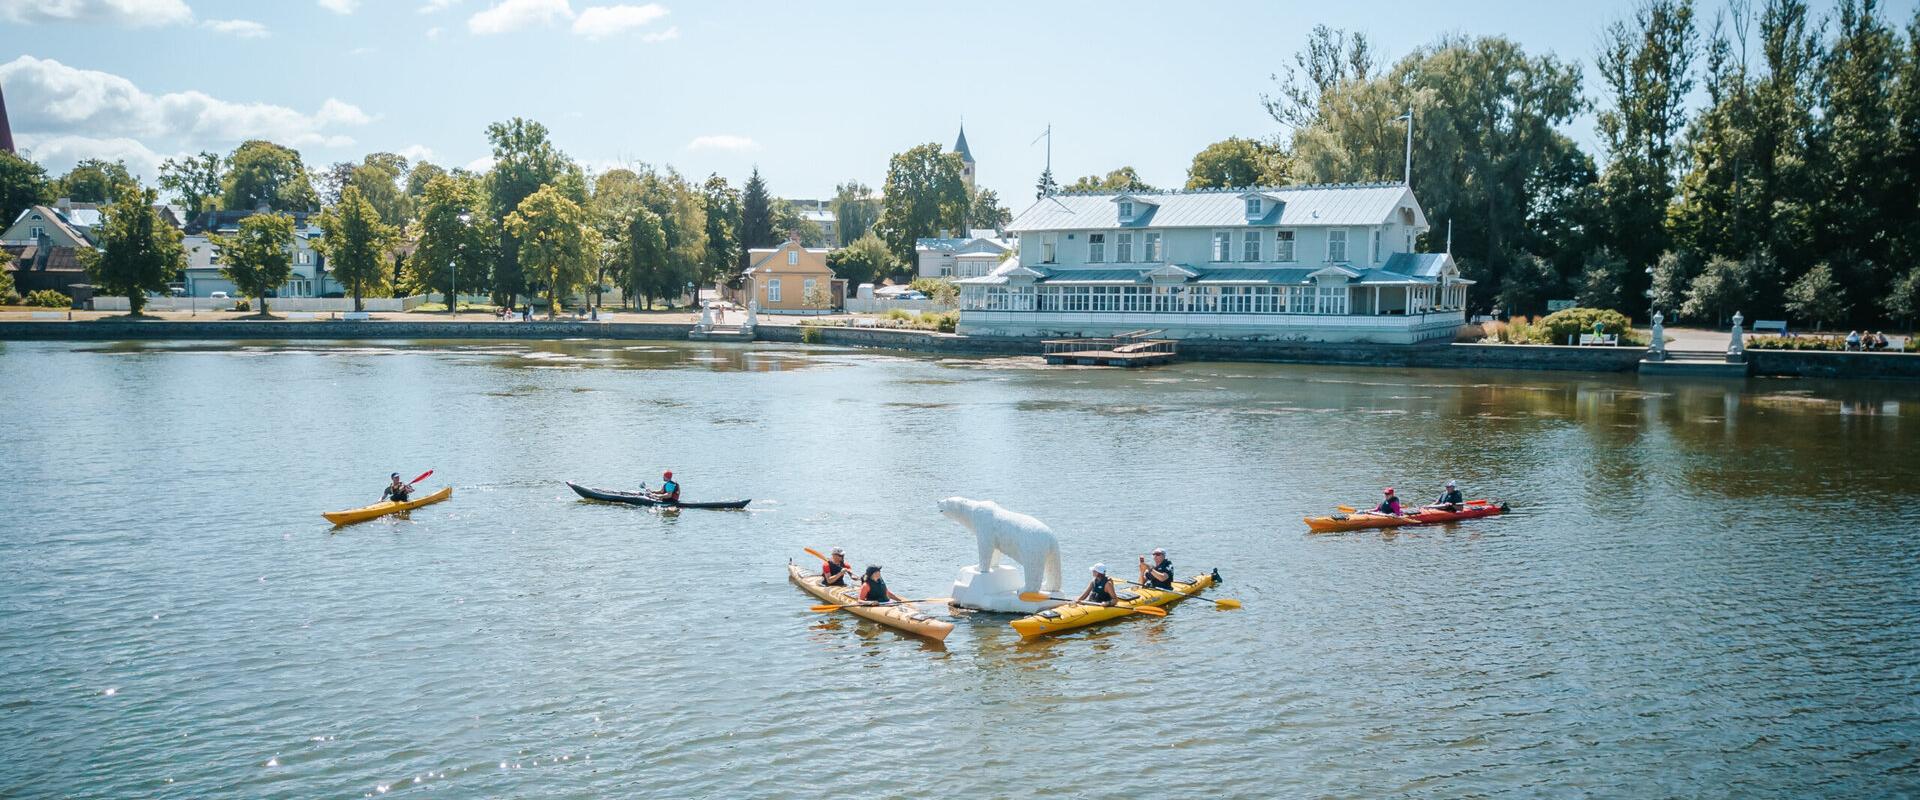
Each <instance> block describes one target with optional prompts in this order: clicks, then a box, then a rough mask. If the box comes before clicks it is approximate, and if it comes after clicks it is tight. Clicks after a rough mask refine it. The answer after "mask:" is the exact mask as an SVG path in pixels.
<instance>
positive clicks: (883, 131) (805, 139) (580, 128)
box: [0, 0, 1917, 210]
mask: <svg viewBox="0 0 1920 800" xmlns="http://www.w3.org/2000/svg"><path fill="white" fill-rule="evenodd" d="M1916 1H1917V0H1892V1H1891V2H1888V3H1887V8H1886V11H1887V13H1888V15H1889V17H1890V18H1891V19H1893V20H1894V21H1895V22H1896V23H1897V24H1900V25H1903V26H1904V24H1905V22H1906V21H1907V20H1909V19H1910V18H1911V15H1912V13H1913V7H1914V3H1915V2H1916ZM1815 5H1816V7H1817V8H1819V9H1821V10H1822V11H1825V10H1826V9H1827V8H1829V7H1830V5H1831V4H1830V3H1828V2H1816V4H1815ZM1716 8H1718V4H1717V3H1710V4H1708V5H1706V6H1704V9H1705V11H1706V14H1705V15H1706V16H1710V15H1711V13H1712V11H1713V10H1714V9H1716ZM1630 11H1631V4H1630V3H1628V2H1582V3H1539V2H1523V1H1521V0H1460V1H1459V2H1453V3H1433V2H1419V3H1372V4H1332V3H1301V2H1239V3H1229V2H1183V3H1165V2H1102V3H1040V2H1031V1H1029V2H1004V3H1002V2H986V1H981V2H970V3H952V2H945V3H907V2H814V3H793V2H767V3H746V2H713V3H692V2H680V1H678V0H663V2H661V3H648V4H642V3H633V2H627V3H622V2H619V0H587V1H586V2H581V0H273V1H272V2H267V1H266V0H255V1H254V2H235V1H231V0H0V89H4V90H5V93H6V97H7V105H8V109H9V112H10V113H11V116H12V118H13V126H14V130H15V134H16V137H17V138H19V139H20V140H21V143H22V144H23V146H25V147H27V148H29V149H30V151H31V154H32V155H33V156H35V157H36V158H38V159H40V160H41V161H42V162H43V163H45V164H46V165H47V166H48V167H49V169H50V170H54V171H63V170H64V169H65V168H66V167H67V166H69V165H70V164H71V163H72V161H73V160H75V159H77V158H80V157H84V156H88V155H107V156H110V157H125V158H127V159H128V161H129V163H130V164H131V165H132V166H134V167H135V169H136V171H137V172H142V173H145V177H147V178H148V179H151V178H152V177H153V175H152V165H153V164H154V163H155V162H156V161H157V159H158V158H161V157H165V156H169V155H174V154H178V153H183V152H192V151H197V150H201V149H209V150H215V151H218V152H223V153H224V152H226V151H229V150H231V149H232V148H233V146H234V145H235V144H237V143H238V141H239V140H240V139H243V138H250V137H255V136H263V137H265V138H272V139H275V140H278V141H282V142H285V143H288V144H293V145H295V146H297V147H298V148H299V149H300V150H301V152H302V153H303V155H304V156H305V158H306V160H307V162H308V164H309V165H310V166H314V165H324V164H326V163H330V162H333V161H338V160H346V159H357V158H358V157H359V156H360V155H362V154H364V153H367V152H371V151H378V150H388V151H395V152H405V153H408V154H410V155H414V156H420V155H426V156H428V157H429V158H430V159H431V160H433V161H435V162H436V163H440V164H444V165H450V166H457V165H466V164H469V163H471V162H474V161H475V160H476V159H480V158H483V157H484V156H485V155H486V154H487V146H486V141H485V138H484V136H483V133H482V131H483V128H484V127H485V126H486V125H487V123H489V122H493V121H496V120H503V119H507V118H509V117H512V116H516V115H518V116H524V117H529V118H532V119H536V120H539V121H541V122H543V123H545V124H546V125H547V126H548V127H549V128H551V129H552V131H553V138H554V140H555V142H556V143H557V144H558V145H559V146H560V147H561V148H562V149H563V150H565V151H566V152H567V153H568V154H570V155H572V156H573V157H575V158H576V159H579V160H580V161H581V162H583V163H585V164H587V165H588V166H589V167H590V168H593V169H595V170H601V169H605V168H608V167H611V166H615V165H618V164H622V163H627V162H636V161H644V162H648V163H653V164H669V163H670V164H673V165H675V166H677V167H678V168H680V169H681V170H682V171H683V172H686V173H689V174H693V175H696V176H705V175H706V174H707V173H709V172H719V173H720V174H722V175H725V176H727V177H728V178H729V179H731V180H734V181H735V182H736V183H738V182H739V181H740V180H743V179H744V177H745V175H746V173H747V171H748V170H749V169H750V168H751V167H752V166H753V165H755V164H757V165H759V167H760V169H761V171H762V173H763V174H764V175H765V176H766V177H767V179H768V181H769V182H770V185H771V187H772V189H773V191H774V192H775V193H776V194H778V195H781V196H785V197H825V196H829V195H830V194H831V192H832V190H833V186H834V184H835V183H837V182H840V181H845V180H847V179H860V180H862V181H865V182H866V183H868V184H869V185H874V186H877V185H878V184H879V183H880V181H881V179H882V178H883V177H884V176H885V173H886V165H887V158H888V157H889V156H890V155H891V154H893V153H895V152H898V151H900V150H903V149H905V148H907V147H911V146H913V145H915V144H919V143H923V142H928V141H936V142H939V143H940V144H941V145H942V146H947V145H951V144H952V142H953V138H954V133H955V131H956V128H957V127H958V126H959V124H960V121H961V119H962V117H963V116H964V118H965V120H966V126H967V138H968V141H969V143H970V144H971V146H972V150H973V153H974V155H975V157H976V158H978V160H979V163H980V167H979V169H980V180H981V183H982V185H984V186H987V187H989V188H993V189H995V190H997V191H998V192H999V193H1000V195H1001V197H1002V198H1003V199H1004V200H1005V201H1007V202H1008V204H1009V205H1012V206H1014V207H1015V209H1016V210H1017V209H1018V208H1019V207H1021V205H1022V204H1023V203H1024V202H1025V201H1027V200H1028V199H1030V198H1031V196H1032V186H1033V183H1034V179H1035V177H1036V176H1037V175H1038V174H1039V172H1040V170H1041V168H1042V166H1043V162H1044V159H1045V154H1044V150H1043V147H1042V146H1041V145H1038V144H1033V143H1032V142H1033V140H1034V138H1035V137H1036V136H1038V135H1039V134H1040V132H1041V131H1042V130H1043V129H1044V128H1045V127H1046V126H1047V124H1048V123H1052V125H1053V130H1054V137H1055V138H1054V147H1053V161H1054V172H1055V174H1056V175H1057V176H1059V177H1060V178H1061V179H1062V181H1063V182H1065V181H1067V180H1071V179H1072V178H1073V177H1076V176H1079V175H1083V174H1089V173H1095V172H1105V171H1106V170H1109V169H1112V168H1114V167H1117V166H1120V165H1123V164H1131V165H1133V166H1134V167H1135V168H1137V169H1138V170H1140V172H1141V174H1142V176H1143V177H1144V178H1145V179H1146V180H1147V181H1149V182H1150V183H1154V184H1156V185H1163V186H1165V185H1178V184H1179V183H1180V182H1182V181H1183V180H1184V179H1185V169H1186V166H1187V164H1188V162H1189V160H1190V159H1191V158H1192V156H1193V154H1194V153H1195V152H1196V151H1197V150H1199V149H1200V148H1201V147H1204V146H1205V145H1206V144H1208V143H1209V142H1213V141H1216V140H1219V139H1222V138H1225V137H1227V136H1230V135H1242V136H1265V135H1269V134H1272V133H1275V132H1276V130H1277V128H1276V125H1275V124H1274V123H1273V121H1272V120H1271V119H1269V118H1268V117H1267V115H1266V113H1265V112H1264V110H1262V108H1261V106H1260V101H1259V98H1260V94H1261V93H1262V92H1264V91H1268V90H1269V89H1270V88H1271V86H1272V83H1271V81H1270V80H1269V77H1268V76H1269V74H1270V73H1272V72H1274V71H1275V70H1277V69H1278V68H1279V67H1280V66H1281V65H1282V64H1283V63H1285V62H1286V61H1287V60H1288V59H1290V58H1291V56H1292V54H1293V53H1294V52H1295V51H1296V50H1298V49H1299V47H1300V45H1301V44H1302V42H1303V41H1304V40H1305V37H1306V33H1307V31H1308V30H1309V29H1311V28H1312V27H1313V26H1314V25H1316V24H1327V25H1331V26H1334V27H1341V28H1347V29H1350V30H1357V31H1364V32H1366V33H1367V34H1368V35H1369V36H1370V37H1372V39H1373V41H1374V44H1375V47H1376V50H1377V52H1378V53H1379V54H1380V55H1381V56H1382V57H1383V58H1384V59H1386V60H1388V61H1391V60H1393V59H1395V58H1398V57H1399V56H1401V55H1403V54H1405V53H1406V52H1407V51H1408V50H1410V49H1412V48H1413V47H1416V46H1418V45H1420V44H1423V43H1427V42H1430V41H1432V40H1433V39H1435V38H1436V37H1438V36H1440V35H1442V34H1446V33H1467V34H1474V35H1479V34H1504V35H1507V36H1510V37H1513V38H1515V39H1517V40H1519V41H1521V42H1522V43H1524V44H1525V45H1526V46H1527V47H1528V48H1529V50H1530V51H1534V52H1547V51H1551V52H1553V53H1555V54H1557V55H1559V56H1560V57H1562V58H1564V59H1570V60H1579V61H1581V62H1582V63H1583V64H1585V65H1586V68H1587V71H1588V72H1589V73H1590V72H1591V60H1592V56H1593V53H1594V51H1595V48H1596V45H1597V43H1598V39H1599V34H1600V31H1601V29H1602V27H1604V26H1605V25H1606V24H1607V23H1608V22H1609V21H1611V20H1613V19H1616V18H1619V17H1621V16H1623V15H1625V14H1628V13H1630ZM1590 88H1591V87H1590ZM1569 132H1570V133H1573V134H1574V135H1575V136H1577V137H1578V138H1581V139H1582V140H1583V141H1589V142H1590V141H1591V138H1592V134H1591V131H1590V125H1589V124H1588V122H1587V121H1585V120H1583V121H1581V122H1580V123H1578V124H1576V125H1574V126H1572V128H1571V129H1570V131H1569Z"/></svg>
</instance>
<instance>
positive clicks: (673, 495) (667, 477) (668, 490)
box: [654, 470, 680, 503]
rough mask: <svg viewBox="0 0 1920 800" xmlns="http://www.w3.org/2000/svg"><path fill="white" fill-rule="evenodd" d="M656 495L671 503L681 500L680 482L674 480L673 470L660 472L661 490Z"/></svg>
mask: <svg viewBox="0 0 1920 800" xmlns="http://www.w3.org/2000/svg"><path fill="white" fill-rule="evenodd" d="M654 496H656V497H658V498H659V499H661V500H666V501H668V502H671V503H678V502H680V484H679V483H676V482H675V481H674V480H673V470H667V471H666V472H662V473H660V491H658V492H654Z"/></svg>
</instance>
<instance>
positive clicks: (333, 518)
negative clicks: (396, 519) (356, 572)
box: [320, 486, 453, 525]
mask: <svg viewBox="0 0 1920 800" xmlns="http://www.w3.org/2000/svg"><path fill="white" fill-rule="evenodd" d="M452 496H453V487H451V486H442V487H440V491H437V492H434V493H433V494H430V495H427V496H425V497H421V498H419V499H415V500H408V501H407V502H404V503H396V502H393V501H392V500H382V501H380V502H378V503H374V504H373V505H370V506H364V507H361V508H354V509H349V510H346V511H328V512H326V513H324V514H321V515H320V516H323V517H326V518H327V521H328V522H331V523H333V524H335V525H351V524H353V523H355V522H365V521H367V520H370V519H373V518H375V517H384V516H386V515H388V514H395V513H399V512H401V511H408V510H411V509H415V508H419V507H421V506H424V505H427V504H429V503H438V502H440V501H442V500H445V499H447V498H449V497H452Z"/></svg>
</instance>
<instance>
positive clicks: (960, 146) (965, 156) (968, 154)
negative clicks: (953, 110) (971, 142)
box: [953, 122, 973, 164]
mask: <svg viewBox="0 0 1920 800" xmlns="http://www.w3.org/2000/svg"><path fill="white" fill-rule="evenodd" d="M953 152H956V153H959V154H960V160H961V161H965V162H967V163H969V164H971V163H973V151H972V150H968V149H967V123H964V122H962V123H960V138H958V139H955V140H953Z"/></svg>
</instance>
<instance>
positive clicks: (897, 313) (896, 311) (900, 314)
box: [880, 308, 913, 322]
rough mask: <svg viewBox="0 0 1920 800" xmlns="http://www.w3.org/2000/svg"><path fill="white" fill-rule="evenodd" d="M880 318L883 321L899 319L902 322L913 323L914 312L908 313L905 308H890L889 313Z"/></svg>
mask: <svg viewBox="0 0 1920 800" xmlns="http://www.w3.org/2000/svg"><path fill="white" fill-rule="evenodd" d="M880 318H881V319H897V320H899V321H901V322H912V321H913V312H911V311H908V310H906V309H904V308H889V309H887V313H885V314H881V315H880Z"/></svg>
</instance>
